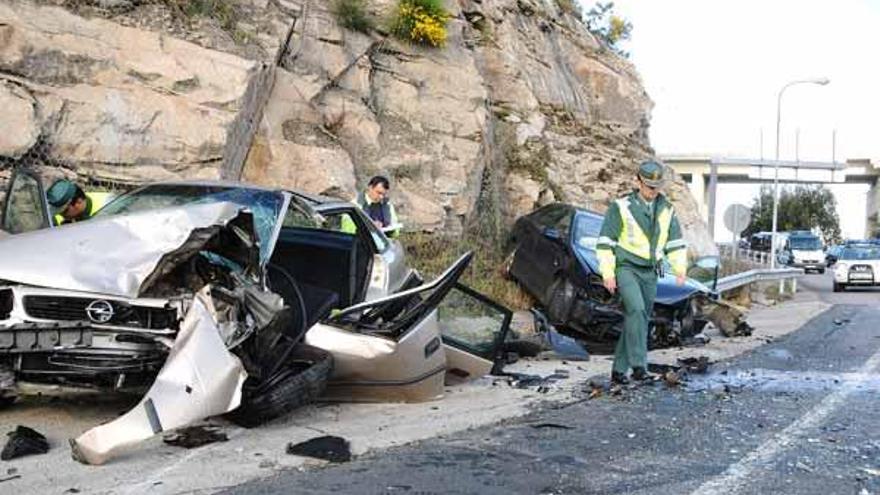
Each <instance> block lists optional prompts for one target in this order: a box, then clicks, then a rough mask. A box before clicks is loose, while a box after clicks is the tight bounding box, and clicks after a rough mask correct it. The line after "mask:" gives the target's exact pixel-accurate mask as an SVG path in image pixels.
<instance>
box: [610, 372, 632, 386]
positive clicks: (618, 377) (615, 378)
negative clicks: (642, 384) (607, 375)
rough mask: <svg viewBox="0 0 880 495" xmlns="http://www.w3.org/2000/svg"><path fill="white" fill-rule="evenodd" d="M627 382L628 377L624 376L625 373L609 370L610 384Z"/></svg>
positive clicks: (624, 383)
mask: <svg viewBox="0 0 880 495" xmlns="http://www.w3.org/2000/svg"><path fill="white" fill-rule="evenodd" d="M628 383H629V379H627V378H626V374H625V373H621V372H619V371H612V372H611V384H612V385H626V384H628Z"/></svg>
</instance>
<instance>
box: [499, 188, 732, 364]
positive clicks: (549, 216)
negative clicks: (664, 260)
mask: <svg viewBox="0 0 880 495" xmlns="http://www.w3.org/2000/svg"><path fill="white" fill-rule="evenodd" d="M602 219H603V216H602V215H600V214H598V213H596V212H593V211H589V210H586V209H583V208H578V207H575V206H572V205H568V204H563V203H554V204H550V205H547V206H545V207H543V208H540V209H538V210H536V211H534V212H532V213H530V214H528V215H525V216H523V217H520V218H519V219H517V221H516V223H515V224H514V227H513V230H512V232H511V236H510V241H511V244H510V246H511V249H512V251H511V253H510V255H509V257H508V261H507V265H506V270H507V273H508V274H509V276H510V277H511V278H513V279H514V280H516V281H517V282H518V283H519V284H520V285H521V286H522V287H523V288H524V289H525V290H526V292H528V293H529V294H530V295H531V296H532V297H534V298H535V299H536V300H537V302H538V304H539V305H540V306H542V308H543V310H544V312H545V313H546V314H547V316H548V318H549V319H550V322H551V323H552V324H553V325H554V326H556V327H558V328H559V329H560V330H562V331H565V332H567V333H568V334H570V335H571V336H573V337H576V338H580V339H583V340H587V341H592V342H609V343H610V342H615V341H616V340H617V337H618V336H619V335H620V332H621V331H622V323H623V311H622V307H621V304H620V300H619V297H618V296H616V295H611V294H610V293H609V292H608V291H607V290H606V289H605V287H604V286H603V285H602V278H601V276H600V275H599V263H598V260H597V258H596V252H595V249H596V242H597V241H598V238H599V230H600V229H601V227H602ZM668 273H669V270H667V275H666V276H664V277H662V278H661V279H660V280H658V282H657V297H656V300H655V304H654V312H653V318H652V322H651V323H652V324H651V329H650V335H649V345H650V346H651V347H662V346H668V345H676V344H681V343H685V342H687V341H688V340H689V339H691V338H693V337H694V336H696V335H698V334H699V333H700V332H701V331H702V330H703V328H704V326H705V325H706V323H707V322H708V321H709V320H710V319H711V320H712V321H713V323H714V324H715V325H716V326H718V327H719V328H720V330H721V331H722V333H724V334H725V335H734V334H742V333H748V332H749V328H748V325H747V324H746V323H745V322H744V321H742V314H741V313H739V312H738V311H736V310H735V309H733V308H731V307H730V306H729V305H725V304H724V303H722V302H721V301H719V300H718V297H717V294H716V293H715V291H714V290H713V289H712V287H714V284H715V281H716V280H717V274H718V258H717V257H705V258H701V259H699V260H697V262H696V263H695V264H694V265H693V266H692V267H691V269H690V270H689V271H688V279H687V280H686V282H685V284H684V285H683V286H678V285H676V283H675V277H674V276H672V275H670V274H668ZM720 308H721V309H723V310H720ZM731 312H733V313H735V314H732V315H731Z"/></svg>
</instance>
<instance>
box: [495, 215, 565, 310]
mask: <svg viewBox="0 0 880 495" xmlns="http://www.w3.org/2000/svg"><path fill="white" fill-rule="evenodd" d="M571 216H572V211H571V209H570V208H568V207H566V206H565V205H550V206H548V207H545V208H542V209H541V210H538V211H536V212H534V213H532V214H531V215H529V216H528V217H526V221H525V222H523V223H521V228H520V229H519V232H517V236H518V238H517V247H516V252H515V254H514V257H513V262H512V263H511V265H510V273H511V275H512V276H513V278H515V279H516V280H517V281H519V283H521V284H522V285H523V286H524V287H525V288H526V290H527V291H528V292H529V293H531V294H532V296H534V297H535V298H537V299H538V300H539V301H540V302H541V303H542V304H545V305H546V304H548V302H549V299H550V296H551V294H550V289H551V288H552V287H553V286H554V283H555V282H556V279H557V278H558V276H559V274H560V273H561V272H562V271H563V270H565V269H566V259H567V254H566V248H565V245H566V243H567V242H568V228H569V226H570V223H571Z"/></svg>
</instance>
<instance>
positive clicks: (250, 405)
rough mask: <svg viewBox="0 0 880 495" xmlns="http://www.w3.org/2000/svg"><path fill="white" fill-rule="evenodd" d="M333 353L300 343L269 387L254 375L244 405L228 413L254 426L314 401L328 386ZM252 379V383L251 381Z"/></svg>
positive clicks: (245, 391)
mask: <svg viewBox="0 0 880 495" xmlns="http://www.w3.org/2000/svg"><path fill="white" fill-rule="evenodd" d="M332 370H333V356H332V355H331V354H330V353H329V352H327V351H325V350H323V349H319V348H317V347H313V346H310V345H307V344H299V345H297V346H296V348H295V349H294V350H293V353H292V354H291V355H290V358H289V359H288V364H287V365H286V366H285V367H284V368H283V369H282V370H281V371H280V372H279V374H280V375H282V376H280V377H279V378H276V379H275V383H274V384H272V385H271V386H269V387H267V388H266V387H259V385H258V384H257V383H254V382H251V380H250V379H248V380H247V381H245V385H244V387H243V388H242V398H241V405H240V406H239V407H238V408H237V409H235V410H234V411H232V412H230V413H229V414H228V415H227V416H228V418H229V420H230V421H232V422H233V423H235V424H237V425H239V426H244V427H246V428H252V427H254V426H259V425H261V424H263V423H266V422H267V421H270V420H272V419H275V418H277V417H280V416H283V415H285V414H287V413H289V412H291V411H293V410H294V409H297V408H299V407H301V406H304V405H306V404H308V403H310V402H312V401H314V400H315V399H316V398H318V396H320V395H321V394H322V393H323V392H324V389H325V388H326V386H327V380H328V379H329V378H330V372H331V371H332ZM249 382H250V383H249Z"/></svg>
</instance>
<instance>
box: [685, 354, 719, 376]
mask: <svg viewBox="0 0 880 495" xmlns="http://www.w3.org/2000/svg"><path fill="white" fill-rule="evenodd" d="M678 364H680V365H682V366H683V367H684V369H685V370H687V372H688V373H694V374H700V375H702V374H705V373H706V372H707V371H708V370H709V364H711V363H710V362H709V358H708V357H707V356H700V357H695V358H694V357H688V358H679V359H678Z"/></svg>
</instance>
